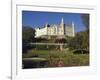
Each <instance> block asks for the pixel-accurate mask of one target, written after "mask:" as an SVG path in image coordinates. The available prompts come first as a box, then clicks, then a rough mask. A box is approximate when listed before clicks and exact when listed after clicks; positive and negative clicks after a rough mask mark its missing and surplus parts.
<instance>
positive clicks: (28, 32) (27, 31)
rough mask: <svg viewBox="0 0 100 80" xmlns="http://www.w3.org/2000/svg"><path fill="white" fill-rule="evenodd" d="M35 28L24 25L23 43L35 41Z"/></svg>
mask: <svg viewBox="0 0 100 80" xmlns="http://www.w3.org/2000/svg"><path fill="white" fill-rule="evenodd" d="M34 36H35V30H34V29H33V28H31V27H28V26H23V27H22V40H23V43H29V42H32V41H34Z"/></svg>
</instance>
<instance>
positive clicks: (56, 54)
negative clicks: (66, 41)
mask: <svg viewBox="0 0 100 80" xmlns="http://www.w3.org/2000/svg"><path fill="white" fill-rule="evenodd" d="M34 56H37V57H40V58H45V59H47V60H48V61H49V62H48V63H49V64H48V67H56V66H57V64H58V62H59V61H62V62H63V64H64V66H66V67H68V66H87V65H89V54H73V53H72V52H71V51H68V50H63V51H60V50H35V49H31V50H28V52H27V53H24V54H23V58H31V57H34Z"/></svg>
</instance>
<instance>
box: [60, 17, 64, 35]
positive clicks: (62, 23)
mask: <svg viewBox="0 0 100 80" xmlns="http://www.w3.org/2000/svg"><path fill="white" fill-rule="evenodd" d="M60 25H61V35H64V20H63V18H62V19H61V24H60Z"/></svg>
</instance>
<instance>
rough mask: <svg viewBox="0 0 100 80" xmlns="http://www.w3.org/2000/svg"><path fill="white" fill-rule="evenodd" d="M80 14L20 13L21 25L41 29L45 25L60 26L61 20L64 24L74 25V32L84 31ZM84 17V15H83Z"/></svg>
mask: <svg viewBox="0 0 100 80" xmlns="http://www.w3.org/2000/svg"><path fill="white" fill-rule="evenodd" d="M81 14H82V13H81ZM81 14H80V13H61V12H39V11H37V12H36V11H22V25H23V26H30V27H32V28H36V27H37V28H38V27H43V26H44V25H45V24H46V23H48V24H50V25H53V24H56V25H58V24H60V23H61V19H62V18H63V20H64V23H65V24H71V23H72V22H73V23H74V25H75V32H80V31H82V30H84V29H85V25H84V24H83V21H82V19H81ZM84 15H85V14H84Z"/></svg>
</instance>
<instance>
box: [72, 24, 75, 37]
mask: <svg viewBox="0 0 100 80" xmlns="http://www.w3.org/2000/svg"><path fill="white" fill-rule="evenodd" d="M74 27H75V25H74V22H72V31H73V37H74V36H75V28H74Z"/></svg>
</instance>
